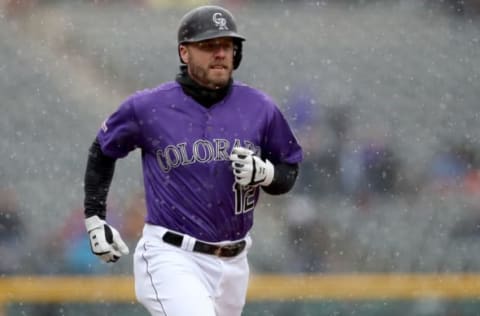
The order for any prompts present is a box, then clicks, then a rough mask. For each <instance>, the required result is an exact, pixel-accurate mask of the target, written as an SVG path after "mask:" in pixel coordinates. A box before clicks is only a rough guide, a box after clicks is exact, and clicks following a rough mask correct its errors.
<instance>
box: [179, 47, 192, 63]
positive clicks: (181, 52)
mask: <svg viewBox="0 0 480 316" xmlns="http://www.w3.org/2000/svg"><path fill="white" fill-rule="evenodd" d="M178 53H179V55H180V58H181V59H182V61H183V62H184V63H185V64H188V59H189V57H190V56H189V52H188V49H187V46H185V45H180V46H179V47H178Z"/></svg>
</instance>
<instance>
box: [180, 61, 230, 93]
mask: <svg viewBox="0 0 480 316" xmlns="http://www.w3.org/2000/svg"><path fill="white" fill-rule="evenodd" d="M214 65H218V66H221V69H219V70H217V69H215V68H212V66H213V65H211V64H210V65H207V66H201V65H198V64H195V62H192V63H190V64H189V67H188V68H189V72H190V76H191V77H192V79H194V80H195V81H197V82H198V83H199V84H200V85H202V86H205V87H207V88H209V89H213V90H216V89H219V88H222V87H225V86H226V85H227V84H228V82H229V80H230V77H231V76H232V72H233V70H232V67H231V66H228V65H226V64H225V63H221V64H214Z"/></svg>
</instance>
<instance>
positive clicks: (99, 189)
mask: <svg viewBox="0 0 480 316" xmlns="http://www.w3.org/2000/svg"><path fill="white" fill-rule="evenodd" d="M115 161H116V159H114V158H110V157H108V156H106V155H105V154H104V153H103V152H102V149H101V147H100V144H99V143H98V140H97V139H95V141H94V142H93V144H92V146H91V147H90V150H89V154H88V161H87V169H86V171H85V180H84V190H85V200H84V207H85V217H90V216H93V215H98V216H99V217H100V218H102V219H105V215H106V201H107V195H108V191H109V188H110V184H111V183H112V178H113V173H114V171H115Z"/></svg>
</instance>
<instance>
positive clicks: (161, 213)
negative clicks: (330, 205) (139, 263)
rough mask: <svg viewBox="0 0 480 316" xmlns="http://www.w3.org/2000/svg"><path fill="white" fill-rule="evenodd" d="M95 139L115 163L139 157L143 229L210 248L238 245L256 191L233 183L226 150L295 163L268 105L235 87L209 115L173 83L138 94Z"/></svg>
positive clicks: (288, 136)
mask: <svg viewBox="0 0 480 316" xmlns="http://www.w3.org/2000/svg"><path fill="white" fill-rule="evenodd" d="M98 139H99V142H100V144H101V147H102V151H103V152H104V153H105V154H106V155H108V156H111V157H114V158H121V157H124V156H126V155H127V154H128V153H129V152H130V151H132V150H134V149H135V148H137V147H138V148H140V149H141V150H142V165H143V177H144V184H145V196H146V204H147V216H146V222H148V223H150V224H154V225H161V226H164V227H167V228H169V229H172V230H175V231H178V232H182V233H185V234H189V235H191V236H193V237H195V238H198V239H201V240H205V241H210V242H218V241H225V240H237V239H241V238H243V237H244V236H245V235H246V234H247V232H248V231H249V230H250V228H251V227H252V224H253V209H254V206H255V204H256V202H257V200H258V195H259V188H258V187H242V186H240V185H238V184H236V182H235V181H234V176H233V172H232V168H231V162H230V161H229V155H230V152H231V150H232V148H233V147H235V146H242V147H246V148H249V149H251V150H253V151H255V152H256V153H257V154H258V155H259V156H261V157H262V158H264V159H268V160H270V161H271V162H272V163H273V164H277V163H280V162H283V163H299V162H300V161H301V160H302V150H301V148H300V146H299V144H298V143H297V141H296V139H295V137H294V135H293V133H292V131H291V129H290V127H289V126H288V124H287V122H286V120H285V119H284V117H283V115H282V114H281V113H280V111H279V109H278V108H277V106H276V105H275V103H274V102H273V101H272V100H271V99H270V98H269V97H268V96H267V95H265V94H263V93H262V92H260V91H258V90H256V89H253V88H251V87H249V86H247V85H245V84H242V83H240V82H237V81H235V82H234V83H233V85H232V88H231V91H230V92H229V94H228V95H227V96H226V97H225V99H224V100H222V101H220V102H219V103H217V104H215V105H213V106H212V107H210V108H206V107H204V106H202V105H200V104H199V103H197V102H196V101H195V100H194V99H192V98H191V97H189V96H188V95H186V94H185V93H184V92H183V90H182V88H181V86H180V85H179V84H178V83H176V82H168V83H165V84H162V85H160V86H158V87H157V88H155V89H152V90H145V91H142V92H138V93H136V94H134V95H132V96H131V97H130V98H128V99H127V100H126V101H125V102H124V103H123V104H122V105H121V106H120V107H119V109H118V110H117V111H116V112H115V113H113V114H112V115H111V116H110V117H109V118H108V119H107V120H106V121H105V122H104V123H103V125H102V128H101V130H100V131H99V133H98Z"/></svg>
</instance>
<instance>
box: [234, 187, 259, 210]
mask: <svg viewBox="0 0 480 316" xmlns="http://www.w3.org/2000/svg"><path fill="white" fill-rule="evenodd" d="M255 189H256V188H255V187H252V186H247V187H244V186H243V185H240V184H238V183H236V182H234V184H233V192H235V215H240V214H244V213H247V212H250V211H251V210H253V207H254V206H255Z"/></svg>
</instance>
